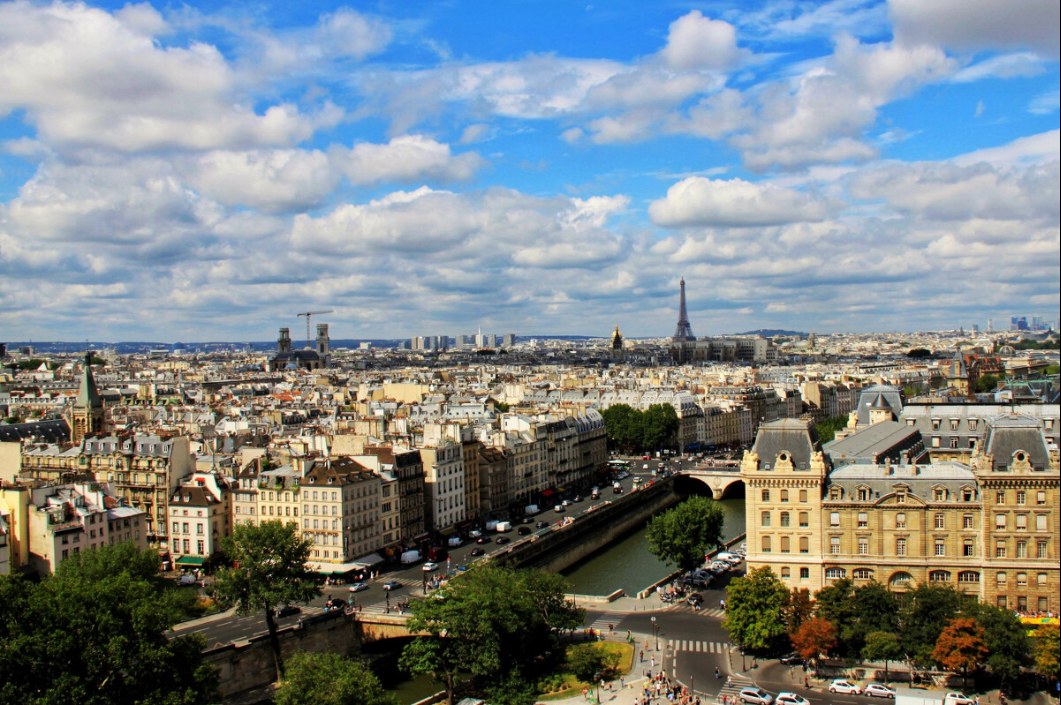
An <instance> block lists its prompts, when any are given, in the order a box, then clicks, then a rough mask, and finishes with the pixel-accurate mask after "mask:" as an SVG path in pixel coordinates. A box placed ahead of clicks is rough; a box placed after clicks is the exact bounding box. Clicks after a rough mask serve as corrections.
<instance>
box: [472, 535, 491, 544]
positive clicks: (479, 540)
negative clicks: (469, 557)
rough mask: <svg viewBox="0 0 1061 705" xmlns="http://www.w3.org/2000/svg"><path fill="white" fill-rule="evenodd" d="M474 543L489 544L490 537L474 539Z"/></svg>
mask: <svg viewBox="0 0 1061 705" xmlns="http://www.w3.org/2000/svg"><path fill="white" fill-rule="evenodd" d="M475 543H490V537H489V536H480V537H479V538H477V539H475Z"/></svg>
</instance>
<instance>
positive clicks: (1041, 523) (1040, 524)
mask: <svg viewBox="0 0 1061 705" xmlns="http://www.w3.org/2000/svg"><path fill="white" fill-rule="evenodd" d="M1046 520H1047V516H1046V515H1045V514H1036V515H1035V530H1036V531H1046Z"/></svg>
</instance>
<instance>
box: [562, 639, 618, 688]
mask: <svg viewBox="0 0 1061 705" xmlns="http://www.w3.org/2000/svg"><path fill="white" fill-rule="evenodd" d="M567 667H568V669H570V671H571V673H573V674H574V675H575V678H578V679H579V680H580V681H582V682H583V683H592V682H594V680H596V679H598V678H600V677H601V675H604V676H605V677H609V676H610V675H611V674H613V673H614V672H615V670H616V669H617V668H618V667H619V654H617V653H614V652H610V651H602V650H601V649H599V648H597V645H596V644H595V643H589V644H579V645H577V646H573V647H571V648H570V649H569V650H568V652H567Z"/></svg>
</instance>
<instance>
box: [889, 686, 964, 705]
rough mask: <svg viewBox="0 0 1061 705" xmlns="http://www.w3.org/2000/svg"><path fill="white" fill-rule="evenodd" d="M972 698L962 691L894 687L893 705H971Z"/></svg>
mask: <svg viewBox="0 0 1061 705" xmlns="http://www.w3.org/2000/svg"><path fill="white" fill-rule="evenodd" d="M973 702H974V701H973V699H972V698H970V697H968V696H966V695H965V694H964V693H959V692H956V691H951V692H948V693H943V692H940V691H938V690H935V691H933V690H922V689H920V688H895V705H973Z"/></svg>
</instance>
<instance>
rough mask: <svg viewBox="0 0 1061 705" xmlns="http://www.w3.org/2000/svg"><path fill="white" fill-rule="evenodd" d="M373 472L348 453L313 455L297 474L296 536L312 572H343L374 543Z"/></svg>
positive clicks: (376, 487)
mask: <svg viewBox="0 0 1061 705" xmlns="http://www.w3.org/2000/svg"><path fill="white" fill-rule="evenodd" d="M381 484H382V480H381V478H380V476H379V475H377V474H375V473H373V472H370V471H369V470H367V469H366V468H365V467H364V466H363V465H361V464H360V463H358V462H357V461H355V460H353V459H352V458H349V457H345V456H342V457H338V458H333V459H332V460H330V461H328V462H325V461H318V462H316V463H314V465H313V467H312V468H311V469H310V470H309V471H307V472H306V475H305V477H303V478H302V482H301V491H300V492H299V496H300V499H301V503H302V509H301V512H300V514H301V515H302V536H303V537H304V538H307V539H309V540H310V541H312V542H313V546H312V548H311V550H310V559H311V561H312V562H313V563H314V564H316V565H315V568H316V569H317V570H318V572H323V573H329V572H331V573H346V572H348V571H350V570H351V569H352V568H353V565H352V564H353V562H354V561H355V559H356V558H358V557H360V556H365V555H367V554H370V553H372V552H374V551H376V550H378V549H379V548H380V521H379V519H380V497H381V492H380V486H381Z"/></svg>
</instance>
